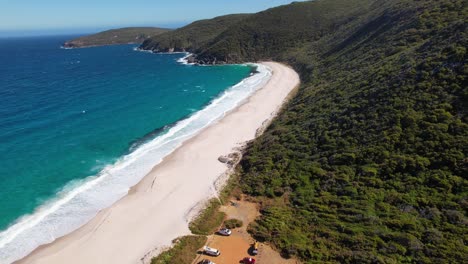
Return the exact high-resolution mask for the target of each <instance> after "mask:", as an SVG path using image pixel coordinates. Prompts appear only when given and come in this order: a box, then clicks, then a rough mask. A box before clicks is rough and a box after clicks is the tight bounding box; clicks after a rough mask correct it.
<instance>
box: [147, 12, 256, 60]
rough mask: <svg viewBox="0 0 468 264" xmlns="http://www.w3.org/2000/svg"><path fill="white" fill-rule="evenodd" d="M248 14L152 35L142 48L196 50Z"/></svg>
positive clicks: (197, 22)
mask: <svg viewBox="0 0 468 264" xmlns="http://www.w3.org/2000/svg"><path fill="white" fill-rule="evenodd" d="M248 16H249V15H248V14H235V15H227V16H220V17H215V18H213V19H205V20H199V21H196V22H193V23H191V24H190V25H187V26H185V27H182V28H179V29H176V30H174V31H171V32H167V33H164V34H161V35H158V36H155V37H152V38H150V39H148V40H146V41H145V42H144V43H143V44H142V48H144V49H147V50H153V51H155V52H167V51H195V50H196V49H198V48H199V47H201V46H203V45H206V44H207V43H208V41H210V40H212V39H213V38H215V37H216V36H217V35H219V34H220V33H222V32H223V31H224V30H226V29H227V28H228V27H230V26H232V25H234V24H236V23H238V22H239V21H241V20H243V19H245V18H247V17H248Z"/></svg>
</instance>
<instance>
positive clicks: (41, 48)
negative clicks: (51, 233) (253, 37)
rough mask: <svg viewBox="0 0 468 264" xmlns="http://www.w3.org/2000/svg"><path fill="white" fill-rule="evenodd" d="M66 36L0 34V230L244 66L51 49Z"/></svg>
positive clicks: (237, 77)
mask: <svg viewBox="0 0 468 264" xmlns="http://www.w3.org/2000/svg"><path fill="white" fill-rule="evenodd" d="M69 38H70V37H64V36H61V37H43V38H39V37H36V38H21V39H0V231H1V230H6V229H7V228H8V227H9V226H11V225H12V223H15V222H17V221H18V219H19V218H20V217H21V216H23V215H26V214H32V213H34V212H35V211H37V208H38V207H39V206H41V205H42V204H43V203H45V202H47V201H49V200H51V199H54V197H56V195H57V193H58V192H59V191H61V190H62V189H63V188H64V186H66V185H67V184H69V183H70V182H72V181H76V180H79V179H84V178H86V177H88V176H92V175H96V174H98V173H99V172H100V171H101V170H102V169H103V168H104V167H105V166H107V165H110V164H113V163H115V162H116V161H117V160H118V159H119V158H121V157H122V156H123V155H125V154H128V153H130V152H131V151H133V150H134V149H137V148H138V146H139V144H141V143H143V142H145V141H148V140H151V139H152V138H154V137H155V136H157V135H158V133H159V134H160V133H164V131H166V130H164V129H161V128H164V127H165V126H166V125H169V124H173V123H174V122H176V121H178V120H181V119H183V118H186V117H187V116H189V115H191V114H192V113H193V112H195V111H198V110H200V109H201V108H203V107H204V106H205V105H207V104H208V103H209V102H210V101H211V100H213V98H215V97H217V96H219V94H220V93H221V92H222V91H224V90H225V89H226V88H228V87H230V86H232V85H234V84H236V83H238V82H239V81H241V80H242V79H243V78H245V77H247V76H248V75H249V73H250V70H251V69H250V68H249V67H247V66H240V65H237V66H223V67H199V66H190V65H182V64H180V63H178V62H177V59H180V58H181V57H182V56H183V55H184V54H172V55H156V54H150V53H144V52H138V51H135V50H133V48H134V47H135V46H132V45H118V46H107V47H95V48H84V49H71V50H67V49H61V48H60V44H61V43H63V42H64V41H65V40H67V39H69ZM0 247H1V245H0Z"/></svg>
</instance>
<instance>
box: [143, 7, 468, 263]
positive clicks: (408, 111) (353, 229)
mask: <svg viewBox="0 0 468 264" xmlns="http://www.w3.org/2000/svg"><path fill="white" fill-rule="evenodd" d="M467 21H468V5H467V1H466V0H391V1H389V0H315V1H308V2H296V3H292V4H290V5H285V6H280V7H277V8H272V9H269V10H266V11H263V12H260V13H257V14H253V15H250V16H248V17H246V18H244V19H241V20H240V21H238V22H237V23H233V24H232V25H231V26H228V27H227V28H226V29H224V30H218V31H217V32H219V33H218V34H213V35H215V36H213V37H211V38H210V39H204V41H203V42H204V43H205V44H203V45H196V46H195V48H193V49H192V50H193V52H195V54H194V57H193V59H194V61H197V62H199V63H202V64H208V63H239V62H246V61H258V60H276V61H280V62H284V63H287V64H289V65H291V66H292V67H294V68H295V69H296V70H297V71H298V72H299V73H300V75H301V80H302V82H303V83H302V85H301V87H300V89H299V92H298V94H297V95H296V96H295V97H294V98H293V99H292V101H291V102H290V103H289V104H288V105H287V106H286V107H285V108H284V110H283V112H282V113H281V114H280V115H279V116H278V118H276V120H275V121H274V122H273V123H272V124H271V126H270V127H269V128H268V129H267V131H266V132H265V134H264V135H262V136H261V137H260V138H258V139H257V140H255V141H254V142H253V143H252V144H250V146H249V147H248V149H247V152H246V153H245V155H244V157H243V160H242V162H241V168H240V171H241V173H242V177H241V181H240V183H239V184H240V187H241V189H242V191H243V192H245V193H247V194H249V195H251V196H253V197H256V199H257V200H258V201H259V202H260V203H259V204H260V205H261V213H262V215H261V217H260V218H259V219H257V221H256V222H255V224H253V225H251V226H250V228H249V231H250V232H251V233H252V234H253V235H254V237H255V238H256V239H258V240H260V241H267V242H268V243H270V244H273V245H274V246H275V247H276V248H277V249H279V250H280V251H281V253H282V255H283V256H286V257H288V256H297V257H299V258H300V259H301V260H303V261H304V262H305V263H465V262H466V260H467V259H468V247H467V244H468V157H467V156H468V123H467V122H468V81H467V80H468V65H467V60H468V56H467V47H468V22H467ZM203 22H204V23H210V22H213V21H209V20H208V21H203ZM192 25H197V24H196V23H193V24H192ZM185 29H187V28H181V29H179V30H178V31H174V32H171V33H172V34H174V35H177V32H183V31H184V30H185ZM191 32H192V33H191V34H188V35H184V39H192V38H193V39H196V38H197V30H196V28H191ZM166 34H168V33H166ZM166 34H165V35H166ZM158 39H159V37H155V38H152V39H151V40H148V41H146V42H145V44H143V46H142V48H148V49H154V47H158V45H159V46H160V45H161V44H158V43H160V42H158ZM149 43H153V44H152V45H150V46H149V45H148V44H149ZM164 47H174V46H171V45H165V46H164ZM181 47H190V45H188V46H184V45H182V46H181ZM154 50H158V48H156V49H154ZM463 260H465V261H463Z"/></svg>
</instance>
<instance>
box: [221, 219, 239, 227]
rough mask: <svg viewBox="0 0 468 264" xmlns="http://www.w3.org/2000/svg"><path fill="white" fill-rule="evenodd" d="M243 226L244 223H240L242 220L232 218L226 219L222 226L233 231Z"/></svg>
mask: <svg viewBox="0 0 468 264" xmlns="http://www.w3.org/2000/svg"><path fill="white" fill-rule="evenodd" d="M243 224H244V223H243V222H242V220H239V219H235V218H232V219H228V220H226V221H224V224H223V225H224V226H225V227H226V228H229V229H234V228H239V227H242V225H243Z"/></svg>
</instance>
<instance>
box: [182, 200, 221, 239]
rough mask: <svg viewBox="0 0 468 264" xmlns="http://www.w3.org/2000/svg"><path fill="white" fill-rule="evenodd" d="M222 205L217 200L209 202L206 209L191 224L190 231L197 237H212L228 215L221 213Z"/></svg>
mask: <svg viewBox="0 0 468 264" xmlns="http://www.w3.org/2000/svg"><path fill="white" fill-rule="evenodd" d="M220 206H221V204H220V201H219V200H218V199H216V198H213V199H211V200H209V201H208V203H207V206H206V208H205V209H204V210H203V211H202V212H201V213H200V215H198V216H197V217H196V218H195V219H194V220H193V221H192V222H190V224H189V228H190V231H192V233H193V234H196V235H211V234H213V233H214V232H215V231H216V230H217V229H218V228H219V227H220V226H221V223H222V222H223V220H224V218H225V217H226V214H225V213H224V212H220V211H219V208H220Z"/></svg>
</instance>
